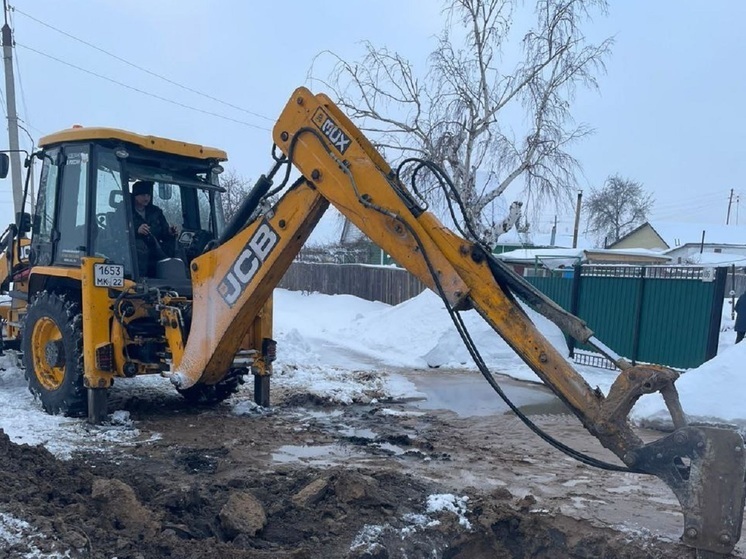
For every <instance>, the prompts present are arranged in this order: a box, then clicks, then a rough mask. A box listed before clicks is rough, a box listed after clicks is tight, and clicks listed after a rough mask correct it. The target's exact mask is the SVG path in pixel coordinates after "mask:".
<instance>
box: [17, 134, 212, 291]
mask: <svg viewBox="0 0 746 559" xmlns="http://www.w3.org/2000/svg"><path fill="white" fill-rule="evenodd" d="M39 143H40V146H41V148H42V151H43V156H42V162H43V163H42V172H41V179H40V183H39V190H38V194H37V204H36V212H35V216H34V220H33V230H32V240H31V254H30V260H31V264H32V265H34V266H55V267H57V266H61V267H78V266H79V265H80V262H81V258H82V257H83V256H99V257H103V258H106V259H107V261H108V262H110V263H112V264H121V265H123V266H124V273H125V278H127V279H131V280H134V281H142V280H144V279H145V278H147V280H148V282H149V283H150V284H151V285H154V286H169V287H173V288H175V289H177V290H179V291H180V290H181V289H185V290H186V289H188V286H189V263H190V262H191V260H192V259H193V258H195V257H196V256H198V255H200V254H201V253H202V252H204V250H205V249H206V248H207V247H209V245H210V242H211V241H213V240H215V239H217V238H218V237H219V235H220V233H221V231H222V228H223V224H224V221H223V212H222V206H221V203H220V193H221V192H222V191H223V190H224V189H223V188H221V187H220V186H219V184H218V175H219V173H220V172H221V171H222V167H221V166H220V162H222V161H225V160H226V154H225V152H223V151H221V150H217V149H213V148H207V147H203V146H199V145H194V144H187V143H183V142H177V141H173V140H168V139H164V138H157V137H154V136H140V135H138V134H133V133H130V132H125V131H123V130H117V129H109V128H83V127H77V128H72V129H70V130H65V131H62V132H58V133H56V134H52V135H49V136H46V137H44V138H42V139H41V140H40V142H39ZM135 184H137V185H138V187H137V189H138V190H140V191H141V190H142V186H143V185H146V186H148V187H149V191H150V194H151V200H150V204H148V205H152V206H155V207H157V208H159V211H160V213H161V214H162V217H163V218H165V222H166V223H167V226H166V227H167V229H168V230H169V234H168V235H164V234H163V232H162V231H161V235H160V237H161V238H159V239H156V238H155V237H154V235H153V234H150V235H144V234H143V231H146V229H140V233H139V234H138V231H136V229H137V227H136V224H137V223H142V218H141V217H140V218H138V217H137V216H136V213H138V214H139V215H140V216H142V215H145V213H144V211H143V208H142V207H141V206H138V205H137V201H136V197H135V195H134V194H133V185H135ZM140 200H141V201H142V197H141V198H140ZM148 216H152V211H151V210H148ZM159 219H160V218H159ZM146 249H147V250H150V251H151V254H150V256H149V258H151V261H150V265H148V259H147V258H146V259H143V254H142V252H143V250H146ZM153 261H157V263H156V264H154V263H153Z"/></svg>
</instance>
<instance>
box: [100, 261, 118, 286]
mask: <svg viewBox="0 0 746 559" xmlns="http://www.w3.org/2000/svg"><path fill="white" fill-rule="evenodd" d="M93 284H94V285H95V286H96V287H124V266H122V265H121V264H94V265H93Z"/></svg>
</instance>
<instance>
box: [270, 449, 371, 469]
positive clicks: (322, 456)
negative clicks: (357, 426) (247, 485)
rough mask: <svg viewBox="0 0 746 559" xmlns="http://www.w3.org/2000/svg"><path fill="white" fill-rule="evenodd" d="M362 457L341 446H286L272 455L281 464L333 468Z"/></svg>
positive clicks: (353, 450) (360, 454) (352, 450)
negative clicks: (301, 464)
mask: <svg viewBox="0 0 746 559" xmlns="http://www.w3.org/2000/svg"><path fill="white" fill-rule="evenodd" d="M362 456H363V454H362V453H361V452H358V451H356V450H355V449H354V448H352V447H349V446H342V445H339V444H324V445H318V446H309V445H297V446H296V445H284V446H281V447H279V448H278V449H277V450H276V451H275V452H273V453H272V461H273V462H277V463H279V464H290V463H298V462H300V463H304V464H309V465H313V466H332V465H334V464H339V463H340V462H344V461H347V460H350V459H351V458H360V457H362Z"/></svg>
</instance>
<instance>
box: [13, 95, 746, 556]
mask: <svg viewBox="0 0 746 559" xmlns="http://www.w3.org/2000/svg"><path fill="white" fill-rule="evenodd" d="M273 139H274V147H273V151H272V156H273V160H274V161H273V164H272V167H271V170H270V171H269V172H268V173H267V174H266V175H262V176H261V177H260V179H259V180H258V181H257V183H256V185H255V186H254V188H253V190H252V191H251V192H250V194H249V195H248V196H247V197H246V199H245V200H244V201H243V203H242V205H241V206H240V208H239V209H238V211H237V212H236V214H235V216H234V217H233V218H232V219H231V220H230V221H229V222H228V223H225V221H224V219H223V214H222V210H221V204H220V194H221V192H222V191H223V189H222V188H221V186H220V183H219V176H220V172H221V171H222V167H221V163H222V162H223V161H224V160H225V159H226V154H225V153H224V152H222V151H220V150H218V149H213V148H208V147H203V146H199V145H194V144H187V143H182V142H176V141H172V140H167V139H163V138H157V137H152V136H140V135H137V134H133V133H130V132H125V131H122V130H116V129H107V128H81V127H77V128H72V129H69V130H65V131H62V132H59V133H56V134H52V135H49V136H46V137H44V138H42V139H41V140H40V141H39V145H40V147H41V149H40V151H38V152H37V153H34V154H32V156H31V159H33V158H38V159H40V160H41V161H42V174H41V179H40V183H39V188H38V194H37V205H36V209H35V213H34V216H33V219H30V218H29V216H27V215H26V216H24V215H21V216H19V219H18V220H17V224H16V225H14V226H11V227H10V228H9V230H8V231H7V232H6V234H5V235H4V236H3V237H2V238H0V248H2V250H3V257H2V258H0V282H1V284H2V288H3V289H7V290H8V291H7V292H8V293H9V294H10V296H11V299H10V302H8V303H5V306H3V307H0V312H1V313H2V314H0V317H1V318H2V320H3V326H4V328H3V334H4V343H5V345H6V346H12V344H16V345H18V346H19V347H20V350H21V352H22V356H23V364H24V367H25V370H26V377H27V379H28V383H29V388H30V389H31V391H32V392H33V393H34V394H36V395H37V396H38V397H39V399H40V401H41V403H42V406H43V407H44V409H45V410H46V411H47V412H49V413H63V414H68V415H87V416H88V418H89V419H90V420H91V421H93V422H99V421H101V420H103V419H104V418H105V417H106V413H107V410H106V394H107V389H108V387H109V386H110V385H111V383H112V381H113V379H114V378H117V377H134V376H137V375H142V374H152V373H157V374H162V375H165V376H168V377H169V378H170V379H171V381H172V382H173V384H174V386H175V388H176V390H178V391H179V392H181V393H182V394H183V395H184V396H185V397H187V398H189V399H195V400H197V399H199V400H212V401H219V400H222V399H224V398H226V397H227V396H229V395H230V394H231V393H233V392H234V391H235V390H236V388H237V387H238V384H239V383H240V382H242V380H243V379H244V377H246V376H247V375H248V374H249V373H251V374H253V375H254V390H255V399H256V401H257V402H258V403H259V404H261V405H265V406H266V405H269V389H270V383H269V381H270V378H271V372H272V362H273V360H274V358H275V345H276V344H275V342H274V341H273V340H272V291H273V289H274V288H275V286H276V285H277V284H278V282H279V281H280V280H281V278H282V277H283V275H284V273H285V272H286V270H287V269H288V267H289V266H290V263H291V262H292V260H293V259H294V258H295V256H296V255H297V253H298V251H299V250H300V248H301V247H302V246H303V244H304V242H305V241H306V239H307V238H308V236H309V234H310V233H311V231H312V230H313V228H314V227H315V225H316V224H317V223H318V221H319V219H320V218H321V216H322V215H323V213H324V211H325V210H326V209H327V208H328V206H329V205H330V204H331V205H333V206H335V207H336V208H337V209H338V210H339V211H340V212H341V213H342V214H344V215H345V216H346V217H347V218H348V219H349V220H350V221H351V222H352V223H354V224H355V225H356V226H357V227H358V228H359V229H360V230H361V231H362V232H363V233H365V234H366V235H367V236H368V237H369V238H370V239H372V240H373V241H374V242H376V243H377V244H378V245H379V246H380V247H381V248H382V249H383V250H385V251H386V252H387V253H388V254H390V255H391V256H392V257H393V258H394V260H395V261H396V262H397V263H399V264H400V265H401V266H403V267H404V268H406V269H407V270H408V271H409V272H411V273H412V274H414V275H415V276H416V277H418V278H419V279H421V280H422V281H423V282H424V283H425V284H426V285H427V286H428V287H429V288H430V289H432V290H433V291H434V292H436V293H437V294H438V295H439V296H440V297H441V298H442V300H443V301H444V303H445V305H446V308H447V309H448V311H449V313H450V314H451V316H452V318H453V320H454V324H455V325H456V328H457V329H458V331H459V333H460V334H461V336H462V337H463V339H464V341H465V343H466V344H467V347H468V348H469V351H470V353H471V354H472V356H473V357H474V359H475V361H476V363H477V365H478V366H479V368H480V370H481V371H482V372H483V374H484V376H485V378H486V380H487V382H489V383H490V384H491V385H492V386H493V388H494V389H495V390H496V391H497V392H498V393H499V394H500V395H502V396H504V394H503V393H502V391H501V389H500V387H499V385H498V384H497V383H496V382H495V379H494V377H493V375H491V374H490V372H489V371H488V370H487V369H486V367H485V366H484V363H483V362H482V360H481V358H480V356H479V352H478V349H477V348H476V347H475V346H474V344H473V343H472V342H471V339H470V338H469V335H468V331H467V330H466V329H465V327H464V325H463V323H462V322H461V320H460V315H459V311H461V310H465V309H472V308H473V309H476V310H477V311H478V312H479V313H480V314H481V315H482V317H483V318H484V319H485V320H486V321H487V322H488V323H489V324H490V325H491V326H492V327H493V328H494V329H495V330H496V331H497V332H498V333H499V334H500V336H502V337H503V338H504V339H505V340H506V341H507V343H508V344H509V345H510V346H511V347H512V348H513V349H514V350H515V351H516V353H517V354H518V355H519V356H520V357H521V358H522V359H523V360H524V361H525V362H526V363H527V364H528V365H529V366H530V367H531V368H532V369H533V370H534V371H535V372H536V374H537V375H538V376H539V377H540V378H541V380H542V381H543V382H544V383H546V384H547V385H548V386H549V387H550V388H551V389H552V390H553V391H554V392H555V393H556V394H557V395H558V397H559V398H561V399H562V401H563V402H564V403H565V404H566V405H567V406H568V407H569V408H570V409H571V410H572V411H573V412H574V414H575V415H576V416H577V417H578V419H579V420H580V421H581V422H582V424H583V425H584V426H585V428H586V429H587V430H588V431H589V432H591V433H592V434H593V435H594V436H596V437H597V438H598V440H599V441H600V443H601V444H602V445H603V446H604V447H606V448H608V449H610V450H611V451H612V452H613V453H614V454H615V455H616V456H617V457H618V458H619V463H617V464H610V463H605V462H601V461H599V460H597V459H594V458H592V457H590V456H587V455H585V454H582V453H580V452H578V451H576V450H574V449H572V448H569V447H567V446H566V445H564V444H562V443H561V442H560V441H557V440H554V439H552V438H551V437H549V436H548V435H546V434H545V433H542V432H541V431H540V430H539V429H538V428H537V427H536V426H535V425H533V424H531V423H530V421H529V420H528V419H527V418H525V417H522V414H521V412H520V410H517V409H515V408H513V409H514V411H516V413H517V414H518V415H519V416H521V417H522V418H523V419H524V420H525V421H526V422H527V424H528V425H529V426H530V427H531V428H532V429H534V430H535V431H536V432H537V433H538V434H540V435H541V436H542V437H543V438H544V439H545V440H547V441H548V442H549V443H550V444H553V445H554V446H556V447H557V448H559V449H560V450H562V451H563V452H566V453H567V454H569V455H570V456H573V457H575V458H577V459H579V460H581V461H583V462H585V463H588V464H591V465H594V466H598V467H602V468H607V469H614V470H620V471H631V472H637V473H641V474H652V475H655V476H658V477H659V478H660V479H662V480H663V481H664V482H665V483H666V484H667V485H668V486H669V487H670V488H671V489H672V490H673V492H674V493H675V494H676V496H677V498H678V499H679V502H680V503H681V507H682V510H683V514H684V531H683V536H682V539H683V541H684V542H685V543H686V544H688V545H690V546H692V547H694V548H696V549H697V553H698V554H699V556H700V557H702V558H706V557H720V556H724V555H727V554H728V553H730V552H731V551H732V550H733V548H734V546H735V544H736V542H737V541H738V540H739V538H740V535H741V525H742V520H743V509H744V497H745V496H746V488H745V484H744V479H745V477H746V456H745V455H746V452H744V440H743V438H742V437H741V435H740V434H738V433H737V432H735V431H733V430H729V429H725V428H718V427H711V426H703V425H690V424H688V422H687V418H686V415H685V414H684V412H683V410H682V409H681V406H680V404H679V401H678V396H677V393H676V389H675V386H674V382H675V380H676V378H677V376H678V374H677V373H676V372H674V371H672V370H669V369H666V368H663V367H656V366H632V365H630V364H629V363H628V362H627V361H625V360H624V359H623V358H621V357H620V356H618V355H616V354H615V353H614V352H613V351H612V350H610V349H609V348H607V347H606V346H604V345H603V344H602V343H601V342H600V341H599V340H597V339H596V338H595V337H594V335H593V332H592V331H591V330H590V329H588V327H587V326H586V325H585V324H584V323H583V322H582V321H581V320H579V319H578V318H576V317H574V316H572V315H570V314H568V313H566V312H565V311H563V310H562V309H561V308H559V307H558V306H557V305H555V304H554V303H553V302H552V301H551V300H549V299H547V298H546V297H545V296H544V295H542V294H541V293H540V292H538V291H536V290H535V289H534V288H533V287H532V286H530V285H529V284H528V283H526V282H525V280H523V279H522V278H521V277H520V276H517V275H516V274H514V273H513V272H512V271H511V270H510V269H507V268H506V267H505V266H504V265H503V264H502V263H501V262H500V261H499V260H497V259H495V258H494V257H493V256H492V254H491V253H490V251H489V250H488V248H487V247H485V246H483V245H482V244H481V243H480V242H479V241H476V240H474V239H477V238H478V236H477V235H475V234H474V233H473V231H471V230H470V228H469V224H468V223H466V224H465V226H464V230H460V231H459V234H457V233H454V232H453V231H451V230H449V229H448V228H446V227H444V226H443V225H442V224H441V223H440V222H439V221H438V219H437V218H436V217H435V216H434V215H433V214H431V213H430V212H428V211H427V210H426V206H425V205H424V204H423V203H422V202H421V200H420V199H419V197H418V194H417V191H416V189H414V188H413V189H412V190H409V189H407V188H405V186H404V180H403V177H404V176H412V175H414V176H416V175H417V174H418V173H426V172H427V173H432V176H434V177H435V178H436V179H437V180H438V181H440V183H441V184H442V185H443V187H444V188H446V189H451V188H452V184H451V183H450V181H449V179H448V177H447V176H445V175H444V174H443V173H442V172H441V171H440V169H438V168H437V167H436V166H435V165H433V164H432V163H430V162H427V161H420V160H407V161H405V162H404V163H403V164H402V165H400V167H399V168H397V169H392V168H391V167H390V166H389V165H388V164H387V163H386V161H384V159H383V157H382V156H381V154H379V153H378V152H377V151H376V150H375V149H374V147H373V146H372V145H371V143H370V142H369V141H368V140H367V139H366V138H365V136H364V135H363V134H362V133H361V132H360V130H358V129H357V128H356V127H355V126H354V125H353V123H352V122H351V121H350V120H349V119H348V118H347V117H346V116H345V115H344V114H343V113H342V111H341V110H340V109H339V108H338V107H337V106H336V105H335V104H334V103H333V102H332V101H331V100H330V99H329V98H327V97H326V96H324V95H322V94H318V95H314V94H312V93H311V92H310V91H308V90H307V89H304V88H300V89H298V90H296V91H295V92H294V93H293V95H292V97H291V98H290V100H289V102H288V103H287V105H286V107H285V109H284V110H283V112H282V114H281V115H280V117H279V119H278V120H277V122H276V124H275V127H274V130H273ZM3 155H5V154H3ZM405 165H409V166H410V173H409V175H407V174H406V173H405V172H403V169H404V168H405ZM7 166H8V161H7V155H5V157H4V158H2V160H0V171H3V170H5V171H6V172H7ZM292 168H294V169H296V170H297V171H298V172H299V173H300V178H299V179H298V180H296V181H295V182H294V183H293V184H292V185H288V184H287V183H288V182H289V177H290V173H291V169H292ZM412 169H413V170H412ZM278 176H279V177H281V179H282V180H280V181H278V182H279V184H277V185H275V181H276V179H277V177H278ZM136 184H138V185H141V184H147V185H151V188H152V192H151V193H150V194H151V196H152V201H153V202H154V203H155V205H157V206H158V207H160V208H161V210H162V212H163V216H164V217H165V219H166V221H167V222H168V224H169V225H175V226H177V229H178V234H177V235H176V236H175V237H173V238H172V239H171V240H170V241H171V245H170V246H169V247H168V250H165V249H164V250H161V248H159V249H158V250H159V252H158V253H157V258H156V262H155V263H154V265H153V266H151V265H150V264H148V263H147V260H143V259H142V258H141V253H140V250H139V249H140V248H142V247H143V246H144V245H143V243H145V244H146V245H147V244H148V243H150V248H158V243H161V242H162V241H163V239H161V240H159V239H156V238H155V237H153V238H150V237H148V236H147V235H144V234H143V231H145V230H144V229H142V228H141V227H140V226H137V227H136V226H135V224H136V223H137V220H138V217H137V214H140V213H142V211H141V210H142V208H140V207H138V205H137V204H136V201H137V198H138V196H139V195H140V192H141V191H140V190H139V188H140V187H139V186H135V185H136ZM27 186H28V180H27ZM413 186H414V184H413ZM280 192H282V196H281V198H280V199H279V201H278V202H276V203H275V204H274V205H269V204H268V203H267V200H268V199H269V198H270V197H272V196H273V195H275V194H277V193H280ZM453 194H455V193H454V192H453V191H450V192H449V195H453ZM29 231H30V232H31V236H30V239H29V238H28V237H27V233H28V232H29ZM142 237H145V238H142ZM3 274H4V276H3ZM516 297H519V298H521V299H522V300H523V301H524V302H525V303H527V304H528V305H529V306H531V307H532V308H534V309H535V310H537V311H538V312H540V313H542V314H544V315H545V316H547V317H548V318H550V319H551V320H552V321H554V322H555V323H556V324H558V325H559V326H560V328H562V330H563V331H564V332H565V333H566V334H568V335H570V336H573V337H574V338H575V339H577V340H579V341H581V342H583V343H587V344H590V345H592V346H594V347H595V348H596V349H597V350H598V351H600V352H601V353H602V354H604V355H606V356H607V357H608V358H609V359H610V360H611V361H613V362H614V363H615V364H616V366H617V367H618V368H619V369H620V371H621V372H620V374H619V375H618V378H617V380H616V382H615V383H614V384H613V386H612V388H611V390H610V392H609V394H608V395H607V396H604V395H602V394H601V393H600V392H598V391H596V390H593V389H592V388H591V387H590V386H589V385H588V384H587V383H586V382H585V380H584V379H583V378H582V377H581V376H580V375H579V374H578V373H577V372H576V371H575V370H574V369H573V368H572V367H571V365H570V364H569V363H568V362H567V360H566V359H565V358H564V357H563V356H562V355H561V354H559V353H558V352H557V350H555V349H554V347H553V346H552V345H551V344H550V343H549V342H548V341H547V340H546V339H545V338H544V337H543V336H542V334H541V333H540V332H539V331H538V330H537V328H536V327H535V326H534V324H533V323H532V322H531V320H530V319H529V318H528V317H527V315H526V313H525V312H524V311H523V309H522V307H521V306H520V305H519V304H518V302H517V300H516ZM652 392H660V393H661V394H662V395H663V397H664V399H665V401H666V403H667V405H668V408H669V411H670V413H671V417H672V419H673V424H674V426H675V431H674V432H672V433H671V434H668V435H665V436H662V437H661V438H660V439H658V440H656V441H654V442H651V443H647V444H646V443H644V442H643V441H642V440H641V439H640V437H639V436H638V435H637V434H635V432H634V430H633V428H632V425H631V424H630V422H629V420H628V414H629V412H630V410H631V409H632V406H633V405H634V404H635V402H636V401H637V399H638V398H639V397H640V396H642V395H643V394H646V393H652Z"/></svg>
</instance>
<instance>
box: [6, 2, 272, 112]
mask: <svg viewBox="0 0 746 559" xmlns="http://www.w3.org/2000/svg"><path fill="white" fill-rule="evenodd" d="M10 9H11V11H16V12H18V13H19V14H21V15H23V16H26V17H27V18H29V19H31V20H33V21H35V22H36V23H38V24H40V25H43V26H45V27H48V28H49V29H52V30H53V31H56V32H57V33H60V34H62V35H64V36H65V37H68V38H70V39H73V40H74V41H78V42H79V43H82V44H84V45H86V46H88V47H90V48H92V49H95V50H97V51H99V52H102V53H104V54H105V55H107V56H110V57H112V58H114V59H116V60H118V61H120V62H122V63H124V64H127V65H128V66H131V67H133V68H135V69H137V70H140V71H141V72H145V73H146V74H149V75H151V76H153V77H156V78H158V79H160V80H163V81H165V82H167V83H170V84H171V85H175V86H176V87H180V88H181V89H184V90H186V91H189V92H191V93H195V94H196V95H201V96H202V97H205V98H207V99H210V100H211V101H216V102H218V103H221V104H223V105H225V106H227V107H230V108H232V109H236V110H237V111H242V112H245V113H247V114H250V115H252V116H255V117H257V118H262V119H264V120H267V121H269V122H274V121H275V119H273V118H270V117H268V116H265V115H263V114H259V113H257V112H254V111H250V110H248V109H244V108H243V107H239V106H237V105H234V104H232V103H228V102H227V101H223V100H221V99H218V98H217V97H213V96H212V95H208V94H207V93H202V92H201V91H197V90H196V89H193V88H191V87H189V86H186V85H183V84H180V83H178V82H175V81H173V80H170V79H168V78H166V77H164V76H162V75H160V74H158V73H156V72H153V71H151V70H148V69H147V68H143V67H142V66H138V65H137V64H134V63H133V62H130V61H129V60H126V59H124V58H122V57H120V56H117V55H116V54H113V53H111V52H109V51H107V50H104V49H102V48H100V47H97V46H96V45H94V44H92V43H89V42H88V41H84V40H83V39H80V38H78V37H75V36H74V35H71V34H70V33H67V32H66V31H63V30H62V29H58V28H57V27H54V26H53V25H50V24H48V23H46V22H44V21H41V20H40V19H37V18H35V17H34V16H32V15H29V14H27V13H26V12H24V11H22V10H19V9H18V8H16V7H15V6H11V7H10Z"/></svg>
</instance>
